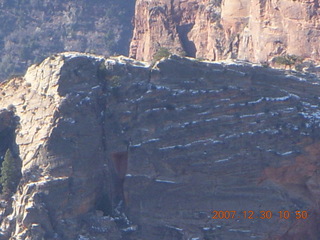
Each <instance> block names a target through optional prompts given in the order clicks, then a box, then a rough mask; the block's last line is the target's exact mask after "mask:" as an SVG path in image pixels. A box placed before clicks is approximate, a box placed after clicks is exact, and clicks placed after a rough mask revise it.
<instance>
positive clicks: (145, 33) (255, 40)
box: [130, 0, 320, 63]
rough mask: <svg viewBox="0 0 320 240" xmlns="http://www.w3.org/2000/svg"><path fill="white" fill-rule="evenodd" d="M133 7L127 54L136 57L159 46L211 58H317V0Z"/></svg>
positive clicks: (180, 0) (212, 0)
mask: <svg viewBox="0 0 320 240" xmlns="http://www.w3.org/2000/svg"><path fill="white" fill-rule="evenodd" d="M135 12H136V13H135V19H134V25H135V26H134V33H133V38H132V41H131V46H130V56H131V57H134V58H136V59H139V60H150V59H152V56H153V54H154V53H155V52H156V51H157V50H158V49H159V47H165V48H168V49H170V50H171V51H172V52H173V53H181V52H184V53H186V54H187V56H191V57H197V58H205V59H210V60H221V59H227V58H234V59H242V60H248V61H251V62H258V63H260V62H268V61H270V60H272V59H273V57H275V56H278V55H285V54H295V55H298V56H301V57H302V58H304V59H306V60H308V61H314V62H317V63H319V60H320V55H319V54H320V49H319V44H318V38H319V36H320V31H319V24H320V20H319V3H318V0H315V1H303V0H302V1H291V0H284V1H276V0H267V1H265V0H222V1H221V0H193V1H185V0H175V1H167V0H156V1H149V0H137V1H136V8H135Z"/></svg>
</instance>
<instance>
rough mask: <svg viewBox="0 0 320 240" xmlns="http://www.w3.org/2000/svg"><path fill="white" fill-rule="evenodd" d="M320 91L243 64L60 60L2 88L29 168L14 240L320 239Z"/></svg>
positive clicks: (8, 212)
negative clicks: (225, 215) (223, 214)
mask: <svg viewBox="0 0 320 240" xmlns="http://www.w3.org/2000/svg"><path fill="white" fill-rule="evenodd" d="M319 84H320V82H319V80H318V79H317V78H315V77H314V76H312V75H305V74H301V73H297V72H289V71H287V72H285V71H279V70H273V69H269V68H263V67H261V66H258V65H249V64H247V63H243V62H200V61H196V60H194V59H187V58H180V57H177V56H171V57H170V58H169V59H166V60H162V61H160V62H157V63H156V64H155V65H154V66H148V65H146V64H145V63H143V62H137V61H135V60H133V59H129V58H125V57H114V58H109V59H106V58H104V57H99V56H96V55H88V54H80V53H62V54H57V55H55V56H52V57H51V58H48V59H46V60H45V61H44V62H43V63H41V64H40V65H37V66H36V65H34V66H32V67H30V68H29V70H28V71H27V73H26V75H25V76H24V77H23V78H15V79H12V80H10V81H8V82H5V83H3V84H1V93H0V96H1V102H0V104H1V109H4V108H7V107H8V106H9V105H12V106H13V107H14V108H13V107H12V106H11V107H10V110H8V111H5V110H3V111H2V112H0V130H1V131H2V130H3V129H6V128H8V127H10V128H11V129H12V128H13V129H15V135H14V136H13V137H12V138H11V140H12V141H13V143H12V144H13V145H15V146H16V149H17V150H16V152H17V153H18V154H19V156H20V159H21V161H22V169H21V172H22V179H21V181H20V184H19V186H18V188H17V192H16V193H15V195H14V197H13V199H12V201H9V202H8V203H7V204H8V205H10V206H12V209H11V208H10V206H8V205H7V208H6V209H4V208H3V211H2V214H1V219H2V224H1V233H2V239H10V237H11V239H42V238H44V239H48V240H53V239H59V240H60V239H61V240H63V239H99V240H100V239H101V240H102V239H111V240H113V239H114V240H118V239H123V240H127V239H129V240H137V239H155V240H157V239H159V240H160V239H168V240H169V239H170V240H171V239H181V240H182V239H203V240H205V239H223V240H228V239H239V240H242V239H243V240H245V239H250V238H255V239H261V240H262V239H263V240H264V239H280V240H286V239H294V240H300V239H302V238H306V239H319V237H320V233H319V230H318V227H317V226H318V225H319V223H320V222H319V218H318V215H319V210H318V205H319V202H318V201H319V191H320V190H319V188H320V187H319V176H318V171H319V166H318V155H319V149H320V148H319V146H320V136H319V134H318V131H319V123H320V120H319V119H320V117H319V116H320V112H319V110H318V104H319V97H318V92H319V90H320V86H319ZM13 122H14V124H13ZM129 142H130V145H129V147H128V149H127V146H128V143H129ZM1 146H2V145H1ZM2 148H5V146H4V147H2ZM2 148H1V149H2ZM1 154H3V153H1ZM2 205H5V204H2ZM213 211H236V213H235V216H234V218H230V219H212V217H214V213H213ZM250 211H251V212H250ZM260 211H270V212H271V213H272V216H271V217H270V219H261V218H260V217H263V216H262V212H260ZM280 211H283V212H284V211H288V212H290V214H291V215H290V217H288V219H280V213H279V212H280ZM296 211H307V213H308V216H306V215H303V216H304V217H305V218H306V219H296V217H297V216H299V215H296V213H295V212H296ZM253 213H254V214H253ZM250 214H253V216H251V215H250ZM269 214H270V213H269ZM249 215H250V216H249ZM268 216H270V215H268ZM218 218H219V217H218ZM0 239H1V238H0Z"/></svg>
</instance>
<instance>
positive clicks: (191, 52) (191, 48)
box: [177, 23, 197, 57]
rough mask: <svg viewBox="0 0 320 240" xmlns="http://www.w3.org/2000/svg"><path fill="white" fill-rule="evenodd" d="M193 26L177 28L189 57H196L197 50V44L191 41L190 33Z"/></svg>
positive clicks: (187, 25)
mask: <svg viewBox="0 0 320 240" xmlns="http://www.w3.org/2000/svg"><path fill="white" fill-rule="evenodd" d="M192 27H193V24H192V23H190V24H186V25H182V26H178V27H177V31H178V34H179V38H180V41H181V44H182V47H183V50H184V51H185V52H186V56H187V57H196V53H197V49H196V46H195V44H194V43H193V42H192V41H190V40H189V38H188V33H189V32H190V30H191V29H192Z"/></svg>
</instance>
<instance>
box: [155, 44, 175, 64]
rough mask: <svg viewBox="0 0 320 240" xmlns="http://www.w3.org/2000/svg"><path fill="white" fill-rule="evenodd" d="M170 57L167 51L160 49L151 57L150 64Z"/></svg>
mask: <svg viewBox="0 0 320 240" xmlns="http://www.w3.org/2000/svg"><path fill="white" fill-rule="evenodd" d="M170 55H171V52H170V51H169V49H167V48H164V47H161V48H159V49H158V51H157V52H156V53H155V54H154V55H153V58H152V62H157V61H159V60H161V59H162V58H168V57H169V56H170Z"/></svg>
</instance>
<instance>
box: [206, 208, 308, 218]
mask: <svg viewBox="0 0 320 240" xmlns="http://www.w3.org/2000/svg"><path fill="white" fill-rule="evenodd" d="M212 214H213V216H212V219H235V218H238V219H239V218H243V219H271V218H273V217H277V218H279V219H289V218H295V219H307V218H308V211H294V212H290V211H278V212H276V213H275V214H274V213H273V212H272V211H259V212H255V211H217V210H214V211H212Z"/></svg>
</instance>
